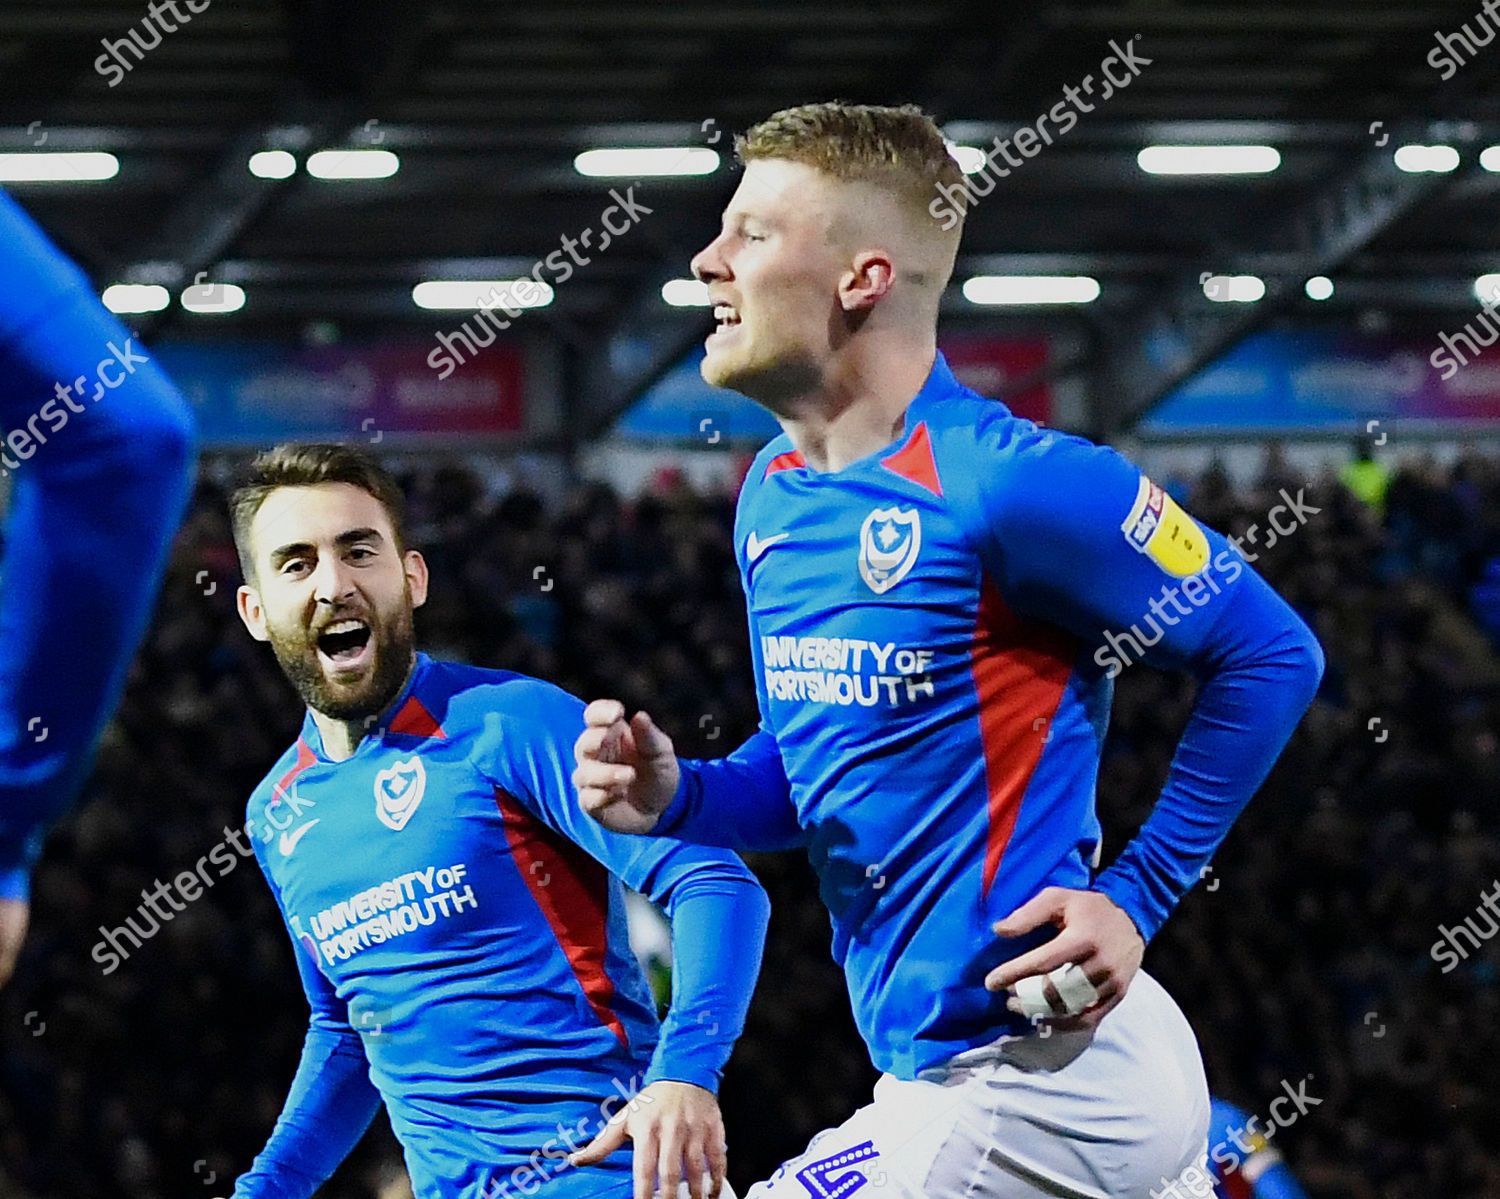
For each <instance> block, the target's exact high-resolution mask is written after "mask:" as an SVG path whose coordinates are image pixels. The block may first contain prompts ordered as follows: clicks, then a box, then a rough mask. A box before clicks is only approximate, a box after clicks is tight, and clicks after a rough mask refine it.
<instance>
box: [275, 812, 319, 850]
mask: <svg viewBox="0 0 1500 1199" xmlns="http://www.w3.org/2000/svg"><path fill="white" fill-rule="evenodd" d="M317 823H318V821H316V820H309V821H308V822H307V823H306V824H304V825H303V826H302V827H301V828H294V829H292V830H291V831H290V832H286V833H282V834H281V856H282V857H284V858H289V857H291V856H292V851H293V850H294V849H296V848H297V842H299V841H301V840H302V838H303V837H305V836H307V830H308V829H310V828H312V826H313V825H315V824H317Z"/></svg>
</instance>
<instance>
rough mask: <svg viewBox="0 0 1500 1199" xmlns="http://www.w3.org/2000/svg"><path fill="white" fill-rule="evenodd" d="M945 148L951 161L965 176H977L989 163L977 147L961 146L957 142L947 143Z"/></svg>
mask: <svg viewBox="0 0 1500 1199" xmlns="http://www.w3.org/2000/svg"><path fill="white" fill-rule="evenodd" d="M947 146H948V153H949V154H951V155H953V161H954V162H956V163H958V169H959V170H961V171H962V172H963V173H964V174H965V175H977V174H978V173H979V172H980V171H982V170H984V164H985V163H986V162H988V161H989V159H987V158H986V157H985V153H984V151H983V150H981V149H980V148H979V147H978V146H961V145H959V144H958V143H957V142H948V143H947Z"/></svg>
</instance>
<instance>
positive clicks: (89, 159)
mask: <svg viewBox="0 0 1500 1199" xmlns="http://www.w3.org/2000/svg"><path fill="white" fill-rule="evenodd" d="M119 173H120V160H119V159H118V158H116V157H115V156H114V155H113V154H107V153H105V152H104V151H103V150H81V151H48V150H31V151H27V152H25V153H22V154H0V183H96V182H98V181H99V180H101V179H113V178H114V177H115V176H116V175H118V174H119Z"/></svg>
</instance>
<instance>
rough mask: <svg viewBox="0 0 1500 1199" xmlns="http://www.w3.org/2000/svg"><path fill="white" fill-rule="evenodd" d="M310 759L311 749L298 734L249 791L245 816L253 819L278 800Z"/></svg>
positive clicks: (311, 758)
mask: <svg viewBox="0 0 1500 1199" xmlns="http://www.w3.org/2000/svg"><path fill="white" fill-rule="evenodd" d="M312 761H313V752H312V750H311V749H309V748H308V745H307V743H306V742H305V741H303V739H302V738H301V737H300V736H299V737H298V738H297V740H295V741H294V742H292V744H291V745H289V746H287V748H286V749H285V750H284V751H282V754H281V756H280V757H279V758H277V759H276V761H275V763H274V764H273V765H272V767H271V769H270V770H268V771H266V774H265V777H264V778H262V779H261V780H260V782H258V783H257V784H256V785H255V788H254V790H252V791H251V792H250V799H249V801H248V802H247V803H246V805H245V814H246V816H247V817H248V818H249V819H250V820H254V819H255V817H256V816H257V815H258V814H259V813H261V812H263V811H265V809H266V805H267V804H270V803H272V802H275V801H278V800H279V799H280V798H281V796H282V795H283V794H284V793H285V792H286V790H287V788H289V787H290V786H291V785H292V784H293V782H295V780H296V777H297V775H299V774H300V773H301V772H302V771H303V770H304V769H306V768H307V766H309V765H311V763H312Z"/></svg>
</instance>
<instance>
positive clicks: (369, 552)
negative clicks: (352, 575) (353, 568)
mask: <svg viewBox="0 0 1500 1199" xmlns="http://www.w3.org/2000/svg"><path fill="white" fill-rule="evenodd" d="M349 557H350V559H351V560H353V561H355V562H363V561H365V560H366V559H367V558H373V557H375V551H374V550H373V549H371V548H370V547H369V546H368V545H356V546H355V547H354V548H353V549H351V550H350V551H349Z"/></svg>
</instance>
